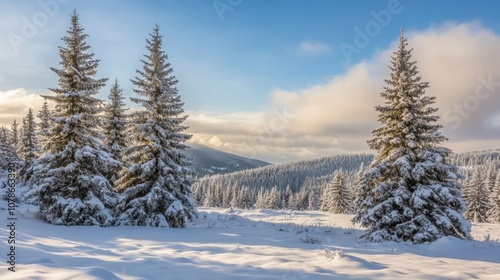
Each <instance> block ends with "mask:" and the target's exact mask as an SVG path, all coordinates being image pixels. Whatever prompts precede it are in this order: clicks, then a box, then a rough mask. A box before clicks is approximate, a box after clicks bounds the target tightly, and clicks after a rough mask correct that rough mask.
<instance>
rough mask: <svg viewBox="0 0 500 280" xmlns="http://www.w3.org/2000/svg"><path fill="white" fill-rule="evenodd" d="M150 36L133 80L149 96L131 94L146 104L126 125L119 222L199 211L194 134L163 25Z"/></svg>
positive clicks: (173, 220) (178, 221)
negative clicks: (192, 149) (167, 50)
mask: <svg viewBox="0 0 500 280" xmlns="http://www.w3.org/2000/svg"><path fill="white" fill-rule="evenodd" d="M146 42H147V47H146V48H147V50H148V52H149V53H148V54H147V55H144V56H145V59H144V60H141V61H142V63H143V65H144V66H143V70H142V71H141V70H138V71H137V73H138V74H139V76H138V77H136V78H135V79H134V80H132V83H133V84H134V85H135V86H136V89H135V90H134V91H135V93H137V94H138V95H141V96H143V97H144V98H132V99H131V100H132V101H133V102H135V103H137V104H139V105H142V107H144V110H143V111H140V112H136V113H134V114H132V115H131V125H130V126H129V129H128V130H127V135H129V136H131V137H130V144H129V147H128V148H127V149H126V150H125V152H124V159H125V161H126V162H127V164H128V165H129V167H128V168H127V169H126V170H124V171H123V172H122V174H121V178H120V179H119V180H118V181H117V191H119V192H121V193H123V195H124V196H123V200H122V201H121V202H120V204H119V206H118V208H117V209H118V211H119V216H118V220H117V224H119V225H140V226H146V225H149V226H159V227H165V226H169V227H176V228H178V227H185V225H186V221H187V220H190V219H192V218H194V217H195V216H197V212H196V208H195V203H194V200H193V193H192V189H191V185H192V184H193V172H194V171H193V164H192V161H191V158H190V157H189V156H188V155H187V154H186V152H185V151H184V150H185V149H187V148H188V146H187V145H185V144H184V142H185V141H187V140H188V139H189V138H191V135H189V134H185V133H183V131H185V130H186V129H187V127H186V126H183V125H182V123H183V122H184V121H185V120H186V118H187V116H185V115H183V114H184V110H183V108H182V107H183V105H184V104H183V103H182V102H181V98H180V95H179V93H178V91H177V88H176V84H177V80H176V79H175V77H174V76H173V75H172V71H173V69H172V67H171V66H170V63H168V62H167V55H166V53H165V52H164V51H163V50H162V36H161V35H160V32H159V27H158V25H156V26H155V28H154V31H153V34H151V38H150V39H147V40H146Z"/></svg>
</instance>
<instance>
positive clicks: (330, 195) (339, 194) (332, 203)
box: [321, 170, 352, 214]
mask: <svg viewBox="0 0 500 280" xmlns="http://www.w3.org/2000/svg"><path fill="white" fill-rule="evenodd" d="M321 200H322V203H321V210H322V211H327V212H331V213H335V214H350V213H351V212H352V196H351V192H350V190H349V189H348V188H347V186H346V184H345V180H344V173H343V172H342V170H337V171H335V174H334V175H333V180H332V181H331V182H330V183H329V184H328V185H327V186H326V188H325V191H324V193H323V196H322V198H321Z"/></svg>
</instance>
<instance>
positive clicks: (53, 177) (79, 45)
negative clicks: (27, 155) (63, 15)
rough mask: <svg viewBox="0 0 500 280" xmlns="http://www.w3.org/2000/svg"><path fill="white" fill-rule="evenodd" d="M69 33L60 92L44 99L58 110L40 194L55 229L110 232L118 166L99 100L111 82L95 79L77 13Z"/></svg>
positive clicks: (37, 180)
mask: <svg viewBox="0 0 500 280" xmlns="http://www.w3.org/2000/svg"><path fill="white" fill-rule="evenodd" d="M67 33H68V34H67V36H64V37H63V38H62V40H63V42H64V44H65V46H63V47H59V56H60V58H61V62H60V65H61V69H55V68H51V70H52V71H54V72H55V73H56V74H57V76H58V77H59V88H55V89H51V91H52V92H53V93H54V94H55V95H54V96H44V98H46V99H47V100H50V101H53V102H54V103H55V104H56V105H55V111H54V118H53V127H52V128H51V129H50V131H49V135H48V141H47V143H45V150H46V151H45V155H43V156H42V157H41V158H39V159H38V161H37V165H36V166H35V167H34V168H33V177H32V178H33V179H32V181H33V185H34V186H35V189H34V191H35V193H36V195H37V196H38V204H39V206H40V212H41V213H42V214H43V215H44V216H45V219H46V220H47V221H48V222H49V223H52V224H56V225H100V226H109V225H112V224H113V222H114V219H113V211H112V209H113V208H114V207H115V205H116V203H117V196H116V194H115V193H114V191H113V188H112V186H111V184H110V183H109V181H108V180H107V179H106V177H105V174H107V173H108V172H109V169H110V168H114V167H115V166H116V165H117V161H116V160H114V159H113V157H112V156H111V155H110V154H109V153H107V152H106V151H105V149H104V145H103V144H102V141H101V139H102V138H103V136H102V134H101V133H100V132H99V131H98V128H99V127H101V123H100V118H99V116H98V114H99V113H100V112H101V111H102V110H101V108H102V101H101V100H99V99H97V98H96V97H95V95H96V94H97V91H98V90H99V89H100V88H101V87H103V86H104V85H105V82H106V80H107V79H95V78H94V77H95V75H96V72H97V67H98V64H99V60H96V59H94V54H93V53H90V52H89V49H90V46H89V45H87V43H86V41H85V40H86V38H87V37H88V35H87V34H85V33H84V29H83V28H82V27H81V26H80V24H79V17H78V15H77V14H76V11H75V12H74V13H73V14H72V16H71V25H70V28H69V30H68V32H67Z"/></svg>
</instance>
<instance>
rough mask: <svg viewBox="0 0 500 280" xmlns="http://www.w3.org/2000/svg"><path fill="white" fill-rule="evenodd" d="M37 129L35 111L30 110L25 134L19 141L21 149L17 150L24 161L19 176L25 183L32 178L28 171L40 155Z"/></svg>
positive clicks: (24, 130) (26, 119) (24, 123)
mask: <svg viewBox="0 0 500 280" xmlns="http://www.w3.org/2000/svg"><path fill="white" fill-rule="evenodd" d="M36 127H37V123H36V122H35V116H34V115H33V110H32V109H31V108H29V110H28V115H26V117H25V118H23V129H22V131H23V133H22V135H21V138H20V141H19V148H18V149H17V154H18V155H19V157H20V158H21V159H22V160H23V164H22V167H21V170H20V174H19V175H20V177H21V178H22V179H23V180H24V181H27V180H29V178H30V177H31V174H30V173H28V172H27V170H31V167H32V165H33V163H34V162H35V159H36V158H37V157H38V156H39V155H40V147H39V145H38V139H37V135H36Z"/></svg>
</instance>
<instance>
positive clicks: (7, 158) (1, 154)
mask: <svg viewBox="0 0 500 280" xmlns="http://www.w3.org/2000/svg"><path fill="white" fill-rule="evenodd" d="M9 134H10V131H9V130H8V129H7V128H6V127H4V126H2V127H1V128H0V171H1V170H6V169H7V168H8V166H9V163H17V162H18V160H19V159H18V157H17V155H16V152H15V150H14V148H13V147H12V146H11V145H10V141H9V138H10V137H9Z"/></svg>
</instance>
